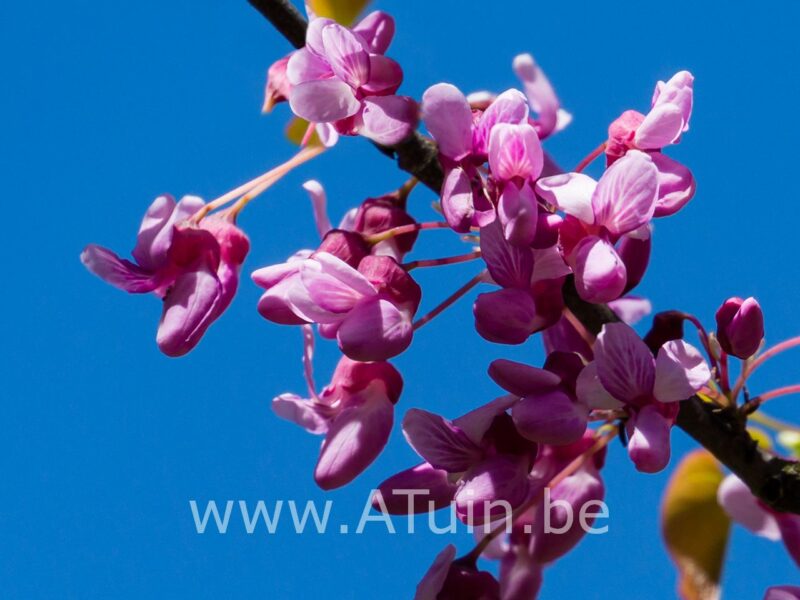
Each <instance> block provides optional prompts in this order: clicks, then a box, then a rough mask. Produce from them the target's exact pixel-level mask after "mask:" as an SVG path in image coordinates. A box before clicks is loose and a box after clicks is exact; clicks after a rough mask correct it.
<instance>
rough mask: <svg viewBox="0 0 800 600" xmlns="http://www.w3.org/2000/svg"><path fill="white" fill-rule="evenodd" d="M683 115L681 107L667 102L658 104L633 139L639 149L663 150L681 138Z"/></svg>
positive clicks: (648, 114)
mask: <svg viewBox="0 0 800 600" xmlns="http://www.w3.org/2000/svg"><path fill="white" fill-rule="evenodd" d="M682 131H683V115H682V114H681V109H680V107H679V106H676V105H675V104H672V103H671V102H667V103H664V104H658V105H656V106H654V107H653V109H652V110H651V111H650V112H649V113H647V116H646V117H645V118H644V121H642V124H641V125H639V127H638V129H637V130H636V135H635V136H634V138H633V141H634V144H636V147H637V148H641V149H642V150H661V148H663V147H664V146H669V145H670V144H672V143H673V142H675V140H677V139H678V138H679V137H680V136H681V132H682Z"/></svg>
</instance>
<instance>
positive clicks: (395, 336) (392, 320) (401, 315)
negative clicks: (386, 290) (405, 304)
mask: <svg viewBox="0 0 800 600" xmlns="http://www.w3.org/2000/svg"><path fill="white" fill-rule="evenodd" d="M413 333H414V331H413V328H412V325H411V319H410V317H409V315H408V313H407V312H406V311H402V310H400V309H399V308H397V306H395V305H394V304H393V303H392V302H390V301H389V300H386V299H384V298H376V299H371V300H368V301H366V302H362V303H361V304H359V305H358V306H356V307H355V309H353V311H352V312H351V313H350V314H349V315H347V317H346V318H345V319H344V321H342V324H341V325H340V326H339V329H338V330H337V332H336V339H337V340H338V342H339V348H341V350H342V352H344V353H345V354H346V355H347V356H349V357H350V358H352V359H353V360H360V361H373V360H386V359H389V358H392V357H393V356H397V355H398V354H400V353H401V352H403V351H404V350H405V349H406V348H408V346H409V345H410V344H411V338H412V336H413Z"/></svg>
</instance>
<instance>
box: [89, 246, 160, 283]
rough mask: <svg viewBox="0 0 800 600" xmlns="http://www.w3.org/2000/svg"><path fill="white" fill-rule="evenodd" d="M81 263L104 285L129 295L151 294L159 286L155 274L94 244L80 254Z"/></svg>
mask: <svg viewBox="0 0 800 600" xmlns="http://www.w3.org/2000/svg"><path fill="white" fill-rule="evenodd" d="M81 262H82V263H83V266H85V267H86V268H87V269H88V270H89V271H90V272H91V273H94V274H95V275H97V276H98V277H99V278H100V279H102V280H103V281H105V282H106V283H110V284H111V285H113V286H114V287H117V288H119V289H121V290H124V291H126V292H129V293H131V294H144V293H147V292H152V291H153V290H155V289H156V288H157V287H159V285H160V284H161V282H160V281H159V278H158V276H157V274H155V273H151V272H149V271H145V270H144V269H142V268H141V267H139V266H138V265H135V264H133V263H132V262H130V261H129V260H125V259H122V258H120V257H119V256H117V255H116V254H114V253H113V252H112V251H111V250H109V249H108V248H103V247H102V246H97V245H95V244H89V245H88V246H86V248H85V249H84V250H83V252H81Z"/></svg>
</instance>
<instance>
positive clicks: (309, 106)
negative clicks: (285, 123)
mask: <svg viewBox="0 0 800 600" xmlns="http://www.w3.org/2000/svg"><path fill="white" fill-rule="evenodd" d="M393 33H394V21H393V19H392V17H391V16H389V15H388V14H386V13H382V12H374V13H371V14H370V15H367V17H365V18H364V19H363V20H362V21H361V22H360V23H359V24H357V25H356V26H355V27H353V28H352V29H349V28H347V27H344V26H343V25H340V24H338V23H336V22H335V21H333V20H331V19H324V18H315V19H312V20H311V22H310V23H309V26H308V31H307V33H306V45H305V47H303V48H301V49H300V50H297V51H295V52H293V53H292V55H291V57H290V58H289V61H288V64H287V65H286V78H287V80H288V82H289V84H290V88H291V89H290V91H289V105H290V106H291V108H292V112H294V114H296V115H297V116H298V117H301V118H303V119H306V120H307V121H309V122H311V123H330V124H332V125H333V127H334V128H335V129H336V131H337V132H338V133H340V134H343V135H357V134H360V135H364V136H366V137H368V138H370V139H372V140H374V141H375V142H378V143H379V144H387V145H392V144H397V143H399V142H401V141H402V140H404V139H405V138H407V137H408V136H409V135H411V133H412V132H413V131H414V128H415V127H416V123H417V106H416V103H415V102H414V101H413V100H412V99H411V98H408V97H406V96H397V95H395V92H396V91H397V88H398V87H400V84H401V82H402V81H403V71H402V69H401V68H400V65H399V64H397V63H396V62H395V61H393V60H392V59H390V58H387V57H386V56H384V53H385V52H386V49H387V48H388V46H389V43H390V42H391V38H392V36H393Z"/></svg>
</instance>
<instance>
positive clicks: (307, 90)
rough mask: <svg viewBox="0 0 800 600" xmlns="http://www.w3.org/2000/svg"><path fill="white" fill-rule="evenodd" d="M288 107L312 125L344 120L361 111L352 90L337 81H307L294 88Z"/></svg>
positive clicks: (342, 82)
mask: <svg viewBox="0 0 800 600" xmlns="http://www.w3.org/2000/svg"><path fill="white" fill-rule="evenodd" d="M289 106H291V108H292V112H293V113H294V114H296V115H297V116H298V117H302V118H303V119H305V120H306V121H310V122H313V123H330V122H331V121H338V120H340V119H346V118H347V117H352V116H353V115H354V114H356V113H357V112H358V111H359V110H360V109H361V103H360V102H359V101H358V99H357V98H356V96H355V94H354V93H353V90H352V88H351V87H350V86H349V85H347V84H346V83H345V82H344V81H340V80H339V79H321V80H319V81H308V82H306V83H301V84H299V85H296V86H294V87H293V88H292V93H291V95H290V96H289Z"/></svg>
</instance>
